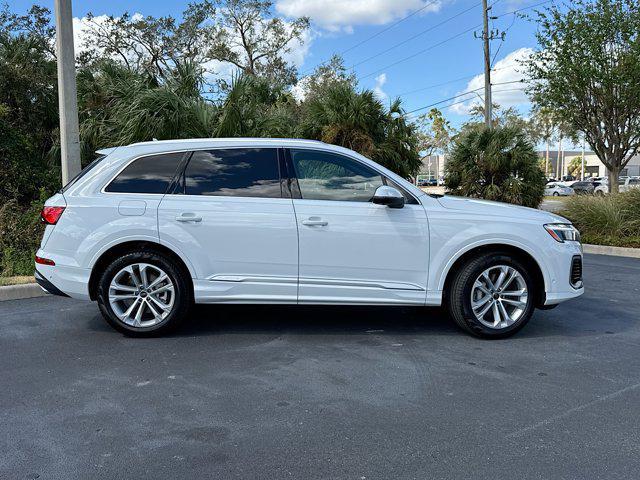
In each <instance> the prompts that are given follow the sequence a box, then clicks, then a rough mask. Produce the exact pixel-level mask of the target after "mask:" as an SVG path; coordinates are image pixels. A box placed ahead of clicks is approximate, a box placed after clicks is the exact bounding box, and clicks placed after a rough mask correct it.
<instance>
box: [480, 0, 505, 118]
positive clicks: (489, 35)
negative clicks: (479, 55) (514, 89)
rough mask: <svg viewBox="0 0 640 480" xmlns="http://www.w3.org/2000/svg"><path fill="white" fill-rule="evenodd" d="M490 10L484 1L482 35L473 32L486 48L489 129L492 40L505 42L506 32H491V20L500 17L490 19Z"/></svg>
mask: <svg viewBox="0 0 640 480" xmlns="http://www.w3.org/2000/svg"><path fill="white" fill-rule="evenodd" d="M489 10H491V7H489V6H488V5H487V0H482V34H481V35H478V34H477V33H476V32H473V36H474V37H475V38H478V37H480V38H482V43H483V47H484V124H485V126H486V127H487V128H491V127H492V123H491V120H492V118H493V111H492V110H493V102H492V99H491V45H490V42H491V40H495V39H498V38H499V39H501V40H503V41H504V37H505V35H506V33H505V32H501V31H500V30H489V20H495V19H497V18H498V17H490V16H489Z"/></svg>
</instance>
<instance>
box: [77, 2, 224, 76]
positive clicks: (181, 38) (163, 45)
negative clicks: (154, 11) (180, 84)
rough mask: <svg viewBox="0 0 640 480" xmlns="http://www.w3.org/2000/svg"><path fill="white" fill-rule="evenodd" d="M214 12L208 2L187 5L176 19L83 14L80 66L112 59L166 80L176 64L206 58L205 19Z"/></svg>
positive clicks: (132, 69) (197, 62) (206, 36)
mask: <svg viewBox="0 0 640 480" xmlns="http://www.w3.org/2000/svg"><path fill="white" fill-rule="evenodd" d="M214 15H215V8H214V7H213V5H212V4H211V3H210V2H209V1H208V0H205V1H201V2H197V3H192V4H189V6H188V7H187V9H186V10H185V11H184V12H183V14H182V21H180V22H178V21H176V19H175V18H173V17H171V16H166V17H158V18H156V17H153V16H146V17H144V16H142V15H139V14H136V15H130V14H129V13H127V12H125V13H123V14H122V15H121V16H119V17H116V16H113V15H110V16H98V17H96V16H94V15H93V14H91V13H89V14H88V15H87V28H86V29H85V31H84V35H83V37H82V44H81V49H82V54H81V55H79V58H80V62H81V63H82V64H84V65H87V64H91V63H92V62H96V61H98V62H100V61H104V60H115V61H118V62H120V63H122V64H123V65H125V66H126V67H127V68H128V69H129V70H131V71H135V72H145V73H147V74H149V75H153V76H155V77H157V78H159V79H166V78H167V75H168V74H169V72H170V71H171V69H173V68H174V67H175V66H176V65H179V64H185V63H193V64H203V63H204V62H206V61H207V60H208V59H209V57H208V53H207V46H206V45H207V40H208V36H209V33H210V28H211V27H210V26H209V25H208V24H207V20H208V19H210V18H211V17H213V16H214Z"/></svg>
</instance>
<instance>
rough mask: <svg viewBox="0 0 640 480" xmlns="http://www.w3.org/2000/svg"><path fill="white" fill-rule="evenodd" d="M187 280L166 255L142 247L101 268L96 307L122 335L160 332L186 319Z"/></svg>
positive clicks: (188, 293) (173, 327)
mask: <svg viewBox="0 0 640 480" xmlns="http://www.w3.org/2000/svg"><path fill="white" fill-rule="evenodd" d="M187 282H188V279H187V277H186V275H185V273H183V271H182V269H180V267H179V266H178V265H176V264H175V262H174V261H173V260H171V259H170V258H167V257H166V256H164V255H162V254H159V253H156V252H151V251H145V250H142V251H137V252H131V253H128V254H126V255H124V256H122V257H120V258H117V259H116V260H114V261H113V262H111V264H110V265H109V266H108V267H107V268H106V269H105V271H104V273H103V274H102V277H101V279H100V282H99V284H98V295H97V297H98V306H99V308H100V311H101V313H102V315H103V317H104V318H105V320H106V321H107V323H109V325H111V326H112V327H113V328H115V329H116V330H118V331H119V332H122V333H124V334H125V335H128V336H132V337H145V336H156V335H161V334H163V333H167V332H169V331H170V330H173V329H175V328H176V327H178V326H179V325H180V324H182V323H183V322H184V321H185V320H186V318H187V315H188V311H189V307H190V305H191V294H190V290H189V285H188V283H187Z"/></svg>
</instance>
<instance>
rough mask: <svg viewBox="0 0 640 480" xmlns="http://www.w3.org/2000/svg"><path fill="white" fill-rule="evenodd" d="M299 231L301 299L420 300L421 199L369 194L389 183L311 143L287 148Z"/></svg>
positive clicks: (425, 236)
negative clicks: (392, 203)
mask: <svg viewBox="0 0 640 480" xmlns="http://www.w3.org/2000/svg"><path fill="white" fill-rule="evenodd" d="M288 153H289V155H288V163H287V165H288V169H289V171H291V172H292V174H293V176H294V180H293V185H292V187H293V188H292V191H293V196H294V200H293V204H294V207H295V212H296V219H297V222H298V232H299V239H300V241H299V249H300V253H299V255H300V273H299V294H298V301H299V302H300V303H351V304H371V303H382V304H419V305H421V304H424V302H425V299H426V283H427V268H428V257H429V227H428V223H427V216H426V212H425V210H424V207H423V206H422V205H421V204H420V203H419V202H418V201H417V200H416V199H415V198H413V197H412V196H411V195H410V194H408V193H406V192H404V193H405V198H406V204H405V206H404V208H388V207H386V206H384V205H376V204H374V203H372V202H371V199H372V198H373V194H374V192H375V190H376V189H377V188H378V187H379V186H381V185H384V184H391V185H392V186H394V187H396V188H399V187H398V186H397V185H393V184H392V183H391V182H390V180H388V179H386V178H385V177H384V176H382V175H381V174H380V173H379V172H378V171H376V170H374V169H373V168H371V167H369V166H368V165H366V164H364V163H363V162H360V161H358V160H356V159H353V158H350V157H347V156H344V155H340V154H337V153H333V152H327V151H320V150H312V149H291V150H289V151H288Z"/></svg>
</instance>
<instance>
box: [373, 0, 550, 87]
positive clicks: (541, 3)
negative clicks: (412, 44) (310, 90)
mask: <svg viewBox="0 0 640 480" xmlns="http://www.w3.org/2000/svg"><path fill="white" fill-rule="evenodd" d="M552 1H554V0H545V1H543V2H539V3H536V4H534V5H530V6H528V7H523V8H519V9H516V10H512V11H510V12H506V13H503V14H501V15H498V16H497V18H500V17H504V16H506V15H512V14H515V13H518V12H522V11H524V10H529V9H532V8H536V7H539V6H540V5H545V4H547V3H550V2H552ZM481 26H482V25H475V26H473V27H471V28H469V29H467V30H464V31H462V32H460V33H458V34H456V35H454V36H452V37H449V38H447V39H446V40H443V41H442V42H439V43H436V44H434V45H431V46H429V47H427V48H425V49H422V50H420V51H418V52H416V53H414V54H412V55H409V56H407V57H404V58H401V59H400V60H397V61H396V62H393V63H391V64H389V65H387V66H385V67H382V68H379V69H378V70H375V71H373V72H371V73H368V74H367V75H364V76H362V77H360V79H361V80H362V79H365V78H368V77H371V76H372V75H375V74H376V73H379V72H381V71H383V70H386V69H388V68H391V67H394V66H396V65H398V64H399V63H403V62H405V61H407V60H410V59H412V58H415V57H417V56H418V55H421V54H423V53H425V52H427V51H429V50H432V49H433V48H435V47H439V46H440V45H442V44H444V43H447V42H449V41H451V40H454V39H456V38H458V37H460V36H462V35H464V34H465V33H468V32H470V31H472V30H475V29H476V28H479V27H481ZM502 68H504V67H500V69H502Z"/></svg>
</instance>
